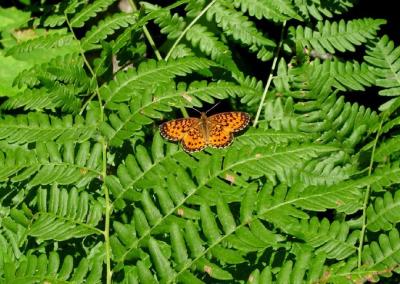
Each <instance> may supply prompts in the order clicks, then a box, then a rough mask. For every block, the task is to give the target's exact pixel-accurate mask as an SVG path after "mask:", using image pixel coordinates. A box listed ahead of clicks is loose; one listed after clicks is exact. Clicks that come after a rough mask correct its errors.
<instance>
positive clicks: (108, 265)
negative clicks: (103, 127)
mask: <svg viewBox="0 0 400 284" xmlns="http://www.w3.org/2000/svg"><path fill="white" fill-rule="evenodd" d="M64 16H65V19H66V22H67V25H68V28H69V30H70V31H71V33H72V35H73V36H74V38H75V39H76V40H78V39H77V38H76V36H75V33H74V30H73V28H72V26H71V24H70V22H69V19H68V16H67V15H66V14H64ZM79 52H80V54H81V56H82V58H83V61H84V62H85V65H86V67H87V68H88V70H89V72H90V74H91V75H92V80H93V82H95V84H96V91H95V94H93V95H92V96H91V97H90V98H89V100H88V101H87V102H86V103H85V104H84V105H83V107H82V109H81V112H83V111H84V109H85V108H86V106H87V105H88V103H89V102H90V101H91V100H92V99H93V98H94V97H95V95H97V97H98V100H99V109H100V121H104V109H103V103H102V99H101V95H100V91H99V84H98V82H97V77H96V73H95V72H94V71H93V69H92V67H91V66H90V64H89V62H88V61H87V59H86V56H85V51H84V50H83V49H82V46H81V45H80V44H79ZM100 140H101V144H102V148H103V149H102V170H101V178H102V180H103V190H104V198H105V225H104V231H103V234H104V244H105V248H106V283H107V284H111V280H112V270H111V246H110V217H111V207H112V205H111V202H110V195H109V192H108V188H107V185H106V184H105V182H104V180H105V179H106V175H107V143H106V141H105V140H104V138H103V139H100Z"/></svg>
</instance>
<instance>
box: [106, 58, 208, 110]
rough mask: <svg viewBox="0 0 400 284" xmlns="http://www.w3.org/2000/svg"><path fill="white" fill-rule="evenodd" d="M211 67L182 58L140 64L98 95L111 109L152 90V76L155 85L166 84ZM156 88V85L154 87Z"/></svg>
mask: <svg viewBox="0 0 400 284" xmlns="http://www.w3.org/2000/svg"><path fill="white" fill-rule="evenodd" d="M210 65H212V62H210V61H208V60H206V59H196V58H182V59H177V60H175V61H170V62H167V63H164V62H160V63H156V62H155V61H148V62H144V63H142V64H141V65H140V66H139V68H138V70H137V71H135V70H130V71H129V72H126V73H123V72H121V73H119V74H118V76H117V77H116V78H115V81H113V82H112V83H111V84H110V85H108V86H104V87H103V88H101V90H100V93H101V95H102V97H103V98H104V100H105V103H106V105H107V107H108V108H111V109H112V108H113V107H114V105H115V104H113V103H115V102H123V101H127V100H129V99H130V97H131V96H135V95H136V92H143V91H144V90H146V89H148V88H154V81H150V79H151V80H154V76H157V84H161V83H168V82H169V80H170V79H172V78H174V77H175V76H178V75H180V76H183V75H185V74H187V73H190V72H192V71H193V70H199V69H202V68H206V67H209V66H210ZM156 86H157V85H156Z"/></svg>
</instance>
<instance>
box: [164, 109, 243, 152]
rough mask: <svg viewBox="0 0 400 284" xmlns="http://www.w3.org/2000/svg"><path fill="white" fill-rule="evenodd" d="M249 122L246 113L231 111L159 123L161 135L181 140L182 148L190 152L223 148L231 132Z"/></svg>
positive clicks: (231, 138)
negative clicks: (208, 147) (208, 148)
mask: <svg viewBox="0 0 400 284" xmlns="http://www.w3.org/2000/svg"><path fill="white" fill-rule="evenodd" d="M249 122H250V116H249V114H248V113H245V112H239V111H232V112H222V113H218V114H214V115H212V116H210V117H207V115H206V114H205V113H204V112H202V113H201V117H200V118H195V117H189V118H180V119H174V120H170V121H167V122H164V123H163V124H161V125H160V133H161V136H162V137H164V138H166V139H168V140H171V141H181V144H182V147H183V150H185V151H186V152H189V153H192V152H197V151H201V150H202V149H204V148H205V147H207V146H210V147H213V148H224V147H227V146H229V145H230V144H231V143H232V141H233V133H234V132H238V131H240V130H242V129H244V128H245V127H246V126H247V124H249Z"/></svg>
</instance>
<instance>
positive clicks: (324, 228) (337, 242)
mask: <svg viewBox="0 0 400 284" xmlns="http://www.w3.org/2000/svg"><path fill="white" fill-rule="evenodd" d="M278 220H279V219H278ZM287 223H289V222H287ZM275 224H279V221H277V222H275ZM278 226H279V227H281V228H283V229H284V230H285V231H287V232H288V233H289V234H290V235H293V236H295V237H296V238H298V239H300V240H303V241H305V242H306V243H307V245H309V246H311V247H313V248H314V249H315V253H316V254H320V253H321V254H324V255H325V256H326V258H329V259H337V260H342V259H345V258H347V257H349V256H351V255H353V254H355V252H356V246H355V243H356V242H357V241H358V237H359V233H360V232H359V231H357V230H353V231H350V228H349V225H348V224H347V223H346V222H339V221H334V222H332V223H330V222H329V220H328V219H326V218H323V219H322V221H320V220H318V218H316V217H313V218H311V219H310V220H300V222H298V223H297V224H296V225H294V224H293V222H291V223H290V225H289V226H285V225H283V224H282V225H281V224H279V225H278Z"/></svg>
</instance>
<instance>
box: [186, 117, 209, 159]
mask: <svg viewBox="0 0 400 284" xmlns="http://www.w3.org/2000/svg"><path fill="white" fill-rule="evenodd" d="M181 143H182V147H183V150H185V151H186V152H189V153H192V152H197V151H201V150H203V149H204V148H205V147H206V146H207V143H206V137H204V133H203V131H202V129H201V125H200V124H197V125H194V126H193V127H192V128H190V129H189V131H188V132H187V133H185V135H184V136H183V139H182V141H181Z"/></svg>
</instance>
